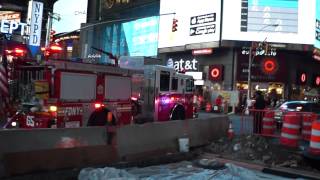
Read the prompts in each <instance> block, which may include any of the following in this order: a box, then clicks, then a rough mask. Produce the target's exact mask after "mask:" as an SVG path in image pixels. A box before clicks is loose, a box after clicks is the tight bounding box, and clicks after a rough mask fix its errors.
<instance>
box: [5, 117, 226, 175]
mask: <svg viewBox="0 0 320 180" xmlns="http://www.w3.org/2000/svg"><path fill="white" fill-rule="evenodd" d="M227 128H228V117H227V116H221V117H211V118H207V119H196V120H184V121H170V122H161V123H147V124H142V125H128V126H123V127H120V128H117V129H116V130H115V134H116V135H115V136H114V137H115V139H113V144H112V145H108V135H110V134H108V133H107V130H106V128H105V127H90V128H76V129H32V130H1V131H0V139H1V141H2V142H1V143H0V177H3V176H11V175H16V174H24V173H30V172H34V171H40V170H42V171H49V170H56V169H62V168H73V167H85V166H91V165H103V164H106V163H112V162H116V161H119V159H122V158H127V159H130V157H135V158H136V159H139V158H140V159H141V158H145V157H147V156H149V155H150V156H152V155H156V154H161V153H162V154H163V153H166V152H168V151H177V150H178V139H179V138H181V137H188V138H189V139H190V146H191V147H195V146H200V145H204V144H207V143H209V142H210V141H212V140H214V139H218V138H220V137H222V136H224V135H226V132H227ZM109 137H110V136H109ZM133 159H134V158H133Z"/></svg>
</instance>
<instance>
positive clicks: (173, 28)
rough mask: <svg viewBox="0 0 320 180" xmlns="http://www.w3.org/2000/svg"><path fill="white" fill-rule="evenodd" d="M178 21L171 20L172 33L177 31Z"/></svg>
mask: <svg viewBox="0 0 320 180" xmlns="http://www.w3.org/2000/svg"><path fill="white" fill-rule="evenodd" d="M177 27H178V19H175V18H173V19H172V32H176V31H177V30H178V28H177Z"/></svg>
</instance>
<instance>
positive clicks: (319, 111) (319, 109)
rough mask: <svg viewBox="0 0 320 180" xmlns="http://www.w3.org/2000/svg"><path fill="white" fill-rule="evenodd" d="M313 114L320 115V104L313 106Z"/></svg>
mask: <svg viewBox="0 0 320 180" xmlns="http://www.w3.org/2000/svg"><path fill="white" fill-rule="evenodd" d="M312 112H314V113H317V114H320V104H319V103H313V104H312Z"/></svg>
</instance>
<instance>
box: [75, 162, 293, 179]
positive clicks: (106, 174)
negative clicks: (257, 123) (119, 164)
mask: <svg viewBox="0 0 320 180" xmlns="http://www.w3.org/2000/svg"><path fill="white" fill-rule="evenodd" d="M78 179H79V180H102V179H111V180H112V179H113V180H115V179H117V180H119V179H129V180H136V179H142V180H156V179H161V180H171V179H175V180H180V179H181V180H182V179H183V180H194V179H195V180H207V179H208V180H209V179H219V180H230V179H231V180H247V179H252V180H265V179H273V180H287V178H282V177H278V176H273V175H269V174H264V173H261V172H257V171H253V170H249V169H245V168H242V167H239V166H236V165H233V164H225V168H223V169H220V170H213V169H204V168H200V167H197V166H196V165H194V163H192V162H189V161H183V162H179V163H172V164H166V165H158V166H149V167H144V168H137V167H135V168H128V169H116V168H112V167H105V168H95V169H94V168H85V169H82V170H81V171H80V173H79V176H78Z"/></svg>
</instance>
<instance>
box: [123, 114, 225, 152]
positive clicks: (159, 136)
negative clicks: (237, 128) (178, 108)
mask: <svg viewBox="0 0 320 180" xmlns="http://www.w3.org/2000/svg"><path fill="white" fill-rule="evenodd" d="M227 129H228V117H227V116H220V117H210V118H206V119H196V120H195V119H190V120H184V121H170V122H166V123H163V122H159V123H146V124H142V125H132V126H125V127H123V128H120V129H118V131H117V147H118V153H119V156H120V157H124V156H128V155H134V154H139V153H140V154H141V155H142V156H144V154H145V152H149V151H150V152H152V151H159V150H164V151H166V150H168V151H170V150H178V139H179V138H181V137H188V138H190V147H195V146H200V145H204V144H207V143H208V142H210V141H212V140H214V139H218V138H220V137H222V136H225V135H226V132H227Z"/></svg>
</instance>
